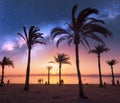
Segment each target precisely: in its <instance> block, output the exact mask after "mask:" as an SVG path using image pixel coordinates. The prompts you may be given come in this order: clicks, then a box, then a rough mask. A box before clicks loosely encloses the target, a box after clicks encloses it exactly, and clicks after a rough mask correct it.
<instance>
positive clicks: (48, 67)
mask: <svg viewBox="0 0 120 103" xmlns="http://www.w3.org/2000/svg"><path fill="white" fill-rule="evenodd" d="M47 69H48V85H49V84H50V70H51V69H52V66H47Z"/></svg>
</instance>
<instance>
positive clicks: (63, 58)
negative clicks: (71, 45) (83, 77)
mask: <svg viewBox="0 0 120 103" xmlns="http://www.w3.org/2000/svg"><path fill="white" fill-rule="evenodd" d="M54 59H55V62H57V63H58V64H59V86H60V85H61V68H62V64H71V62H70V61H69V60H70V57H69V56H68V55H67V54H64V53H58V54H57V56H55V57H54Z"/></svg>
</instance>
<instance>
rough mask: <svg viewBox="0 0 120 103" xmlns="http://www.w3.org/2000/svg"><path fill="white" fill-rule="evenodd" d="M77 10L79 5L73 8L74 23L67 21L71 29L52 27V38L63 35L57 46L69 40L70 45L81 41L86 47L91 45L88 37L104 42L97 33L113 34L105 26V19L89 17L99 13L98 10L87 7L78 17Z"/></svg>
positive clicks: (106, 35)
mask: <svg viewBox="0 0 120 103" xmlns="http://www.w3.org/2000/svg"><path fill="white" fill-rule="evenodd" d="M76 10H77V5H75V6H74V7H73V9H72V24H68V23H66V24H68V27H69V30H65V29H62V28H60V27H56V28H54V29H52V31H51V36H52V39H55V38H56V37H57V36H60V35H61V37H60V38H59V39H58V41H57V44H56V45H57V47H58V45H59V43H60V42H61V41H63V40H67V42H68V44H69V45H70V44H71V43H72V42H74V43H75V44H76V43H77V44H79V43H81V44H83V45H84V46H85V47H86V46H87V47H90V46H89V43H88V41H87V38H92V39H94V40H96V41H98V42H101V43H102V44H104V41H103V40H102V39H101V38H100V37H98V35H97V34H96V33H100V34H102V35H103V36H105V37H108V36H111V35H112V33H111V32H110V31H109V30H108V29H106V28H105V27H103V25H102V24H105V22H104V21H102V20H98V19H95V18H91V17H89V15H91V14H98V10H97V9H92V8H86V9H84V10H83V11H81V12H80V13H79V15H78V17H75V14H76ZM63 34H64V35H63Z"/></svg>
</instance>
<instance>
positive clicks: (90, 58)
mask: <svg viewBox="0 0 120 103" xmlns="http://www.w3.org/2000/svg"><path fill="white" fill-rule="evenodd" d="M74 4H78V10H77V11H78V12H79V11H81V10H83V9H85V8H87V7H92V8H96V9H98V10H99V14H98V15H97V16H95V17H97V18H99V19H102V20H104V21H105V22H106V25H105V26H106V28H108V29H109V30H110V31H111V32H112V33H113V36H112V38H107V39H105V38H103V39H104V40H105V43H106V45H107V47H108V48H110V49H111V50H110V51H109V53H105V54H103V59H102V63H103V68H104V69H103V74H104V73H109V72H110V69H109V66H108V65H107V64H106V63H105V61H106V60H107V59H112V58H116V59H117V60H118V61H120V46H119V45H120V0H0V37H1V38H0V60H1V59H2V58H3V56H8V57H10V58H11V59H12V60H14V63H15V69H14V70H8V71H6V72H8V74H14V73H16V74H25V70H26V65H27V47H26V45H24V44H25V43H24V41H23V40H22V39H21V38H20V37H19V36H18V35H17V32H20V33H23V26H26V28H27V29H28V28H29V27H30V26H31V25H35V26H38V27H39V28H40V32H42V33H44V37H45V39H46V42H47V45H46V46H43V45H42V46H41V45H35V46H34V47H33V49H32V62H31V73H46V70H44V68H45V66H46V65H47V63H48V61H49V60H53V59H54V58H53V56H55V55H56V54H57V53H58V52H67V53H68V54H69V55H70V56H71V61H72V66H69V65H68V66H67V65H65V66H64V68H71V70H70V69H69V70H68V69H64V70H63V71H64V73H76V68H75V63H74V61H75V60H74V58H75V56H74V47H73V46H71V48H69V47H68V46H67V45H63V44H61V47H60V48H59V49H56V47H55V42H54V43H52V42H50V39H49V37H50V31H51V29H52V28H54V27H56V26H58V27H63V28H65V25H64V24H65V23H66V22H68V23H71V10H72V7H73V5H74ZM97 44H98V43H96V44H94V45H97ZM94 45H92V46H91V47H94ZM80 53H81V54H80V55H81V57H80V61H81V62H80V63H81V69H82V72H83V74H84V73H88V74H89V72H88V71H91V72H90V73H97V72H98V70H97V61H96V60H97V56H96V55H93V54H88V50H86V49H84V48H83V47H82V46H81V47H80ZM86 64H88V65H86ZM89 64H90V65H89ZM48 65H49V64H48ZM119 66H120V65H119V64H117V65H116V66H115V67H116V71H115V72H117V73H120V67H119ZM88 67H89V68H88ZM68 71H69V72H68ZM53 72H54V73H56V72H57V70H56V71H54V70H53Z"/></svg>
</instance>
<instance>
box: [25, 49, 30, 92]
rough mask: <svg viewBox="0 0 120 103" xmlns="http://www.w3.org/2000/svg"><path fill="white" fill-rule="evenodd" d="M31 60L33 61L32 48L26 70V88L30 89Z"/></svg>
mask: <svg viewBox="0 0 120 103" xmlns="http://www.w3.org/2000/svg"><path fill="white" fill-rule="evenodd" d="M30 61H31V49H30V48H29V49H28V64H27V70H26V80H25V87H24V90H29V76H30Z"/></svg>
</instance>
